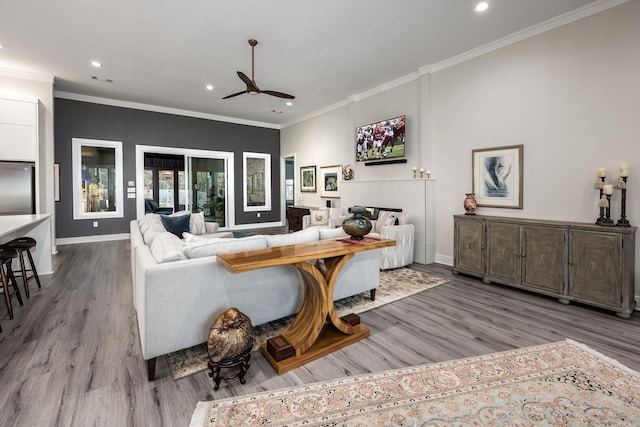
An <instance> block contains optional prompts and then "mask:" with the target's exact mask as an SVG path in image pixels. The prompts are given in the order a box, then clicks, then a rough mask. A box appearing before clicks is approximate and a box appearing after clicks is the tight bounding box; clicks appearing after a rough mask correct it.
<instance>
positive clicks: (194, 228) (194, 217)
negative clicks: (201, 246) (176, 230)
mask: <svg viewBox="0 0 640 427" xmlns="http://www.w3.org/2000/svg"><path fill="white" fill-rule="evenodd" d="M189 232H190V233H191V234H195V235H200V234H205V233H206V232H207V229H206V227H205V226H204V212H198V213H192V214H191V219H190V220H189Z"/></svg>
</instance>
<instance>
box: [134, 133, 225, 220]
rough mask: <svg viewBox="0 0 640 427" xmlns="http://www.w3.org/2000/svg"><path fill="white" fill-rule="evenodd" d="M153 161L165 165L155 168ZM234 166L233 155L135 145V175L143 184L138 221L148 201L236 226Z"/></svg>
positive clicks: (138, 205)
mask: <svg viewBox="0 0 640 427" xmlns="http://www.w3.org/2000/svg"><path fill="white" fill-rule="evenodd" d="M150 158H156V159H162V162H160V161H158V162H156V164H155V165H154V166H155V167H152V166H151V165H150V163H149V159H150ZM178 159H179V161H177V160H178ZM169 160H171V162H173V163H171V162H169ZM233 164H234V153H230V152H224V151H208V150H192V149H187V148H173V147H157V146H147V145H138V146H136V176H137V180H138V182H140V183H141V184H142V185H141V186H139V187H138V190H137V193H136V194H137V196H136V198H137V199H138V202H137V216H138V218H142V216H143V215H144V213H145V211H144V199H145V198H146V199H154V200H156V201H157V202H158V205H159V206H164V205H166V207H173V208H174V209H175V210H189V211H191V212H194V213H197V212H204V216H205V220H206V221H209V222H217V223H218V224H220V227H221V228H223V227H226V228H228V227H233V226H234V225H235V219H234V218H235V208H234V203H233V194H234V182H233V176H234V168H233Z"/></svg>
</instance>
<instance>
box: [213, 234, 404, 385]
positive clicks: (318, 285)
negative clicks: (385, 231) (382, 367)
mask: <svg viewBox="0 0 640 427" xmlns="http://www.w3.org/2000/svg"><path fill="white" fill-rule="evenodd" d="M395 244H396V242H395V240H387V239H380V240H378V239H376V240H373V239H367V241H365V242H363V243H346V242H343V241H340V240H322V241H318V242H313V243H304V244H299V245H288V246H277V247H271V248H266V249H257V250H252V251H244V252H234V253H228V254H220V255H218V262H219V263H220V264H222V265H223V266H224V267H225V268H226V269H227V270H229V271H230V272H232V273H241V272H245V271H252V270H257V269H260V268H267V267H274V266H278V265H289V264H290V265H293V266H295V267H296V268H297V269H298V271H300V273H301V275H302V279H303V283H304V300H303V302H302V307H301V308H300V311H299V312H298V314H297V315H296V317H295V319H294V320H293V322H292V323H291V325H289V327H287V328H286V329H285V330H284V331H282V333H281V334H280V336H279V337H282V338H284V339H285V340H286V341H288V342H289V343H290V344H291V345H292V346H293V349H294V354H293V356H291V357H289V358H286V359H283V360H280V361H277V360H276V358H275V357H274V356H273V355H272V354H270V353H269V351H268V350H267V344H266V343H265V344H262V345H261V346H260V352H261V353H262V355H263V356H264V357H265V358H266V359H267V361H268V362H269V364H271V366H272V367H273V369H274V370H275V371H276V372H277V373H278V374H283V373H285V372H287V371H290V370H292V369H295V368H297V367H299V366H302V365H304V364H305V363H307V362H310V361H312V360H315V359H318V358H320V357H323V356H325V355H327V354H329V353H331V352H333V351H336V350H339V349H341V348H343V347H346V346H348V345H349V344H352V343H354V342H356V341H360V340H362V339H364V338H367V337H368V336H369V329H368V328H367V327H365V326H364V325H362V324H357V325H351V324H350V323H347V322H346V321H345V320H343V319H342V318H340V317H338V315H337V314H336V312H335V309H334V305H333V291H334V288H335V285H336V279H337V278H338V274H339V273H340V270H341V269H342V267H343V266H344V265H345V264H346V263H347V261H349V260H350V259H351V258H353V256H354V255H355V253H357V252H363V251H369V250H372V249H380V248H384V247H387V246H395ZM317 259H323V260H324V265H325V267H326V269H325V268H323V269H322V271H321V269H319V268H318V265H317V264H316V265H312V264H310V263H308V262H307V261H310V260H317ZM325 325H326V327H325Z"/></svg>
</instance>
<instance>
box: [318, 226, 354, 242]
mask: <svg viewBox="0 0 640 427" xmlns="http://www.w3.org/2000/svg"><path fill="white" fill-rule="evenodd" d="M318 231H319V232H320V240H327V239H341V238H343V237H349V235H348V234H347V233H346V232H345V231H344V230H343V229H342V227H337V228H321V229H320V230H318Z"/></svg>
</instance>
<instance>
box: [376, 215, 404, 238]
mask: <svg viewBox="0 0 640 427" xmlns="http://www.w3.org/2000/svg"><path fill="white" fill-rule="evenodd" d="M397 213H399V212H392V211H380V212H378V220H377V221H376V227H375V232H376V233H381V232H382V227H384V226H385V225H394V224H395V223H396V219H397V216H396V214H397Z"/></svg>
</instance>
